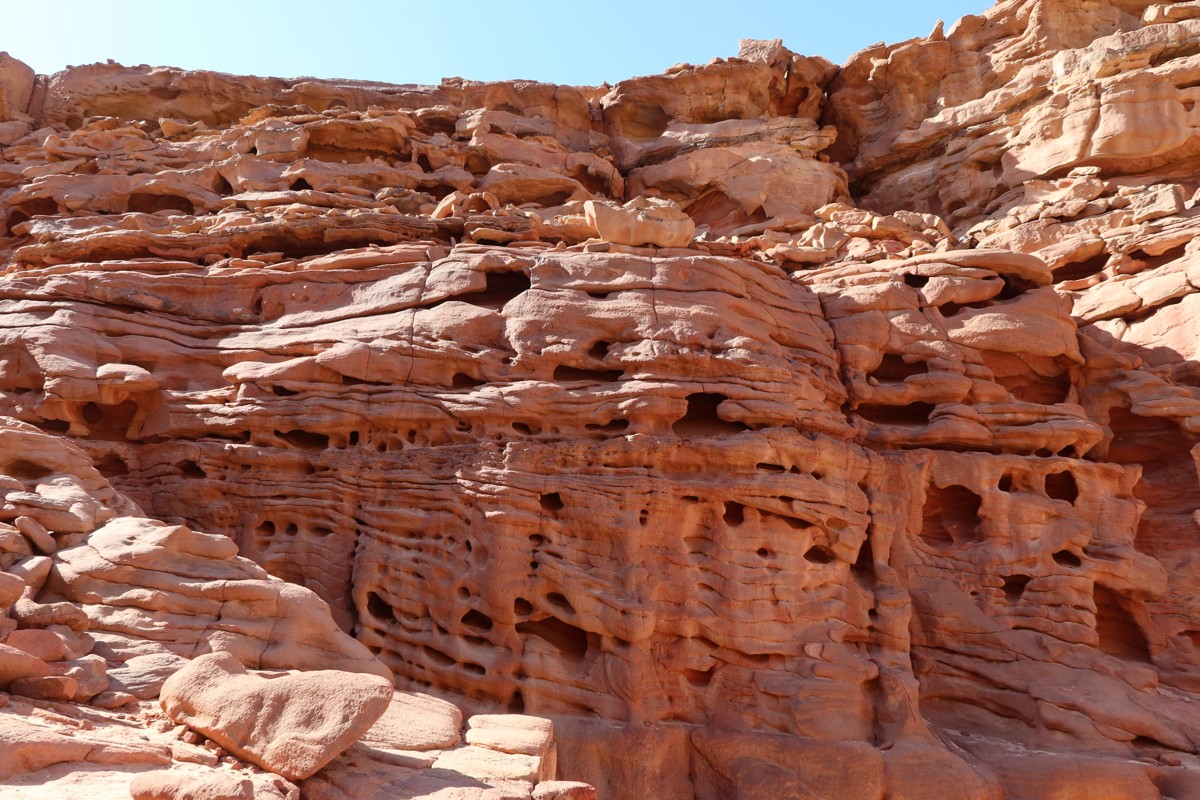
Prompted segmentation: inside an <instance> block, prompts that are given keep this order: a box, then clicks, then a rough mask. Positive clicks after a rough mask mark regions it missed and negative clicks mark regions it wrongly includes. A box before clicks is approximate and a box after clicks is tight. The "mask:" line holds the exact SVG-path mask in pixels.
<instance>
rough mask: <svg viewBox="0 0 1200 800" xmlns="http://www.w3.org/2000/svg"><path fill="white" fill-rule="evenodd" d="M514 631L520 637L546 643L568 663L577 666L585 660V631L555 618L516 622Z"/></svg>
mask: <svg viewBox="0 0 1200 800" xmlns="http://www.w3.org/2000/svg"><path fill="white" fill-rule="evenodd" d="M516 630H517V633H518V634H520V635H521V636H527V637H529V636H532V637H536V638H538V639H541V640H542V641H544V642H546V643H547V644H549V645H550V646H551V647H553V648H554V649H555V650H557V651H558V652H559V654H560V655H561V656H562V657H563V659H564V660H565V661H567V662H569V663H572V664H575V665H579V664H582V663H583V662H584V660H585V659H586V658H587V655H588V645H589V643H588V633H587V631H585V630H583V629H582V628H577V627H575V626H574V625H571V624H570V623H568V622H563V621H562V620H561V619H558V618H556V617H547V618H546V619H539V620H528V621H526V622H518V623H517V626H516Z"/></svg>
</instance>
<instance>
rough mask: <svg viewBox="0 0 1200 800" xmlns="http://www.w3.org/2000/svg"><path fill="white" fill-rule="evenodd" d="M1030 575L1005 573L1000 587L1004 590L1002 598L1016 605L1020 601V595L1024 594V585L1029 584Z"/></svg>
mask: <svg viewBox="0 0 1200 800" xmlns="http://www.w3.org/2000/svg"><path fill="white" fill-rule="evenodd" d="M1029 581H1030V576H1028V575H1005V576H1004V585H1003V586H1002V587H1001V588H1002V590H1003V592H1004V599H1005V600H1007V601H1008V602H1009V603H1011V604H1013V605H1016V604H1017V603H1019V602H1021V597H1022V596H1024V594H1025V587H1027V586H1028V585H1029Z"/></svg>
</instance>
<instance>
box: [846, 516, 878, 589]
mask: <svg viewBox="0 0 1200 800" xmlns="http://www.w3.org/2000/svg"><path fill="white" fill-rule="evenodd" d="M850 572H851V574H853V575H855V576H857V577H858V578H859V579H861V580H864V581H867V582H868V583H869V584H871V585H873V584H874V583H875V552H874V550H873V549H872V547H871V529H870V526H868V527H867V536H866V538H865V539H863V543H862V546H860V547H859V548H858V556H857V557H856V558H855V559H854V563H853V564H851V565H850Z"/></svg>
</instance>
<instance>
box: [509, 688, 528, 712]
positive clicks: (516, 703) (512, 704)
mask: <svg viewBox="0 0 1200 800" xmlns="http://www.w3.org/2000/svg"><path fill="white" fill-rule="evenodd" d="M505 710H506V711H508V713H509V714H524V713H525V695H523V694H521V690H520V689H513V693H512V695H511V696H510V697H509V698H508V704H507V706H506V707H505Z"/></svg>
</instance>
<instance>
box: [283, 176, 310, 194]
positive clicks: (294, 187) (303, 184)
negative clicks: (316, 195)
mask: <svg viewBox="0 0 1200 800" xmlns="http://www.w3.org/2000/svg"><path fill="white" fill-rule="evenodd" d="M288 189H290V190H291V191H293V192H311V191H312V190H313V187H312V184H311V183H309V182H308V181H306V180H304V178H296V180H294V181H292V183H291V185H290V186H288Z"/></svg>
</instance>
